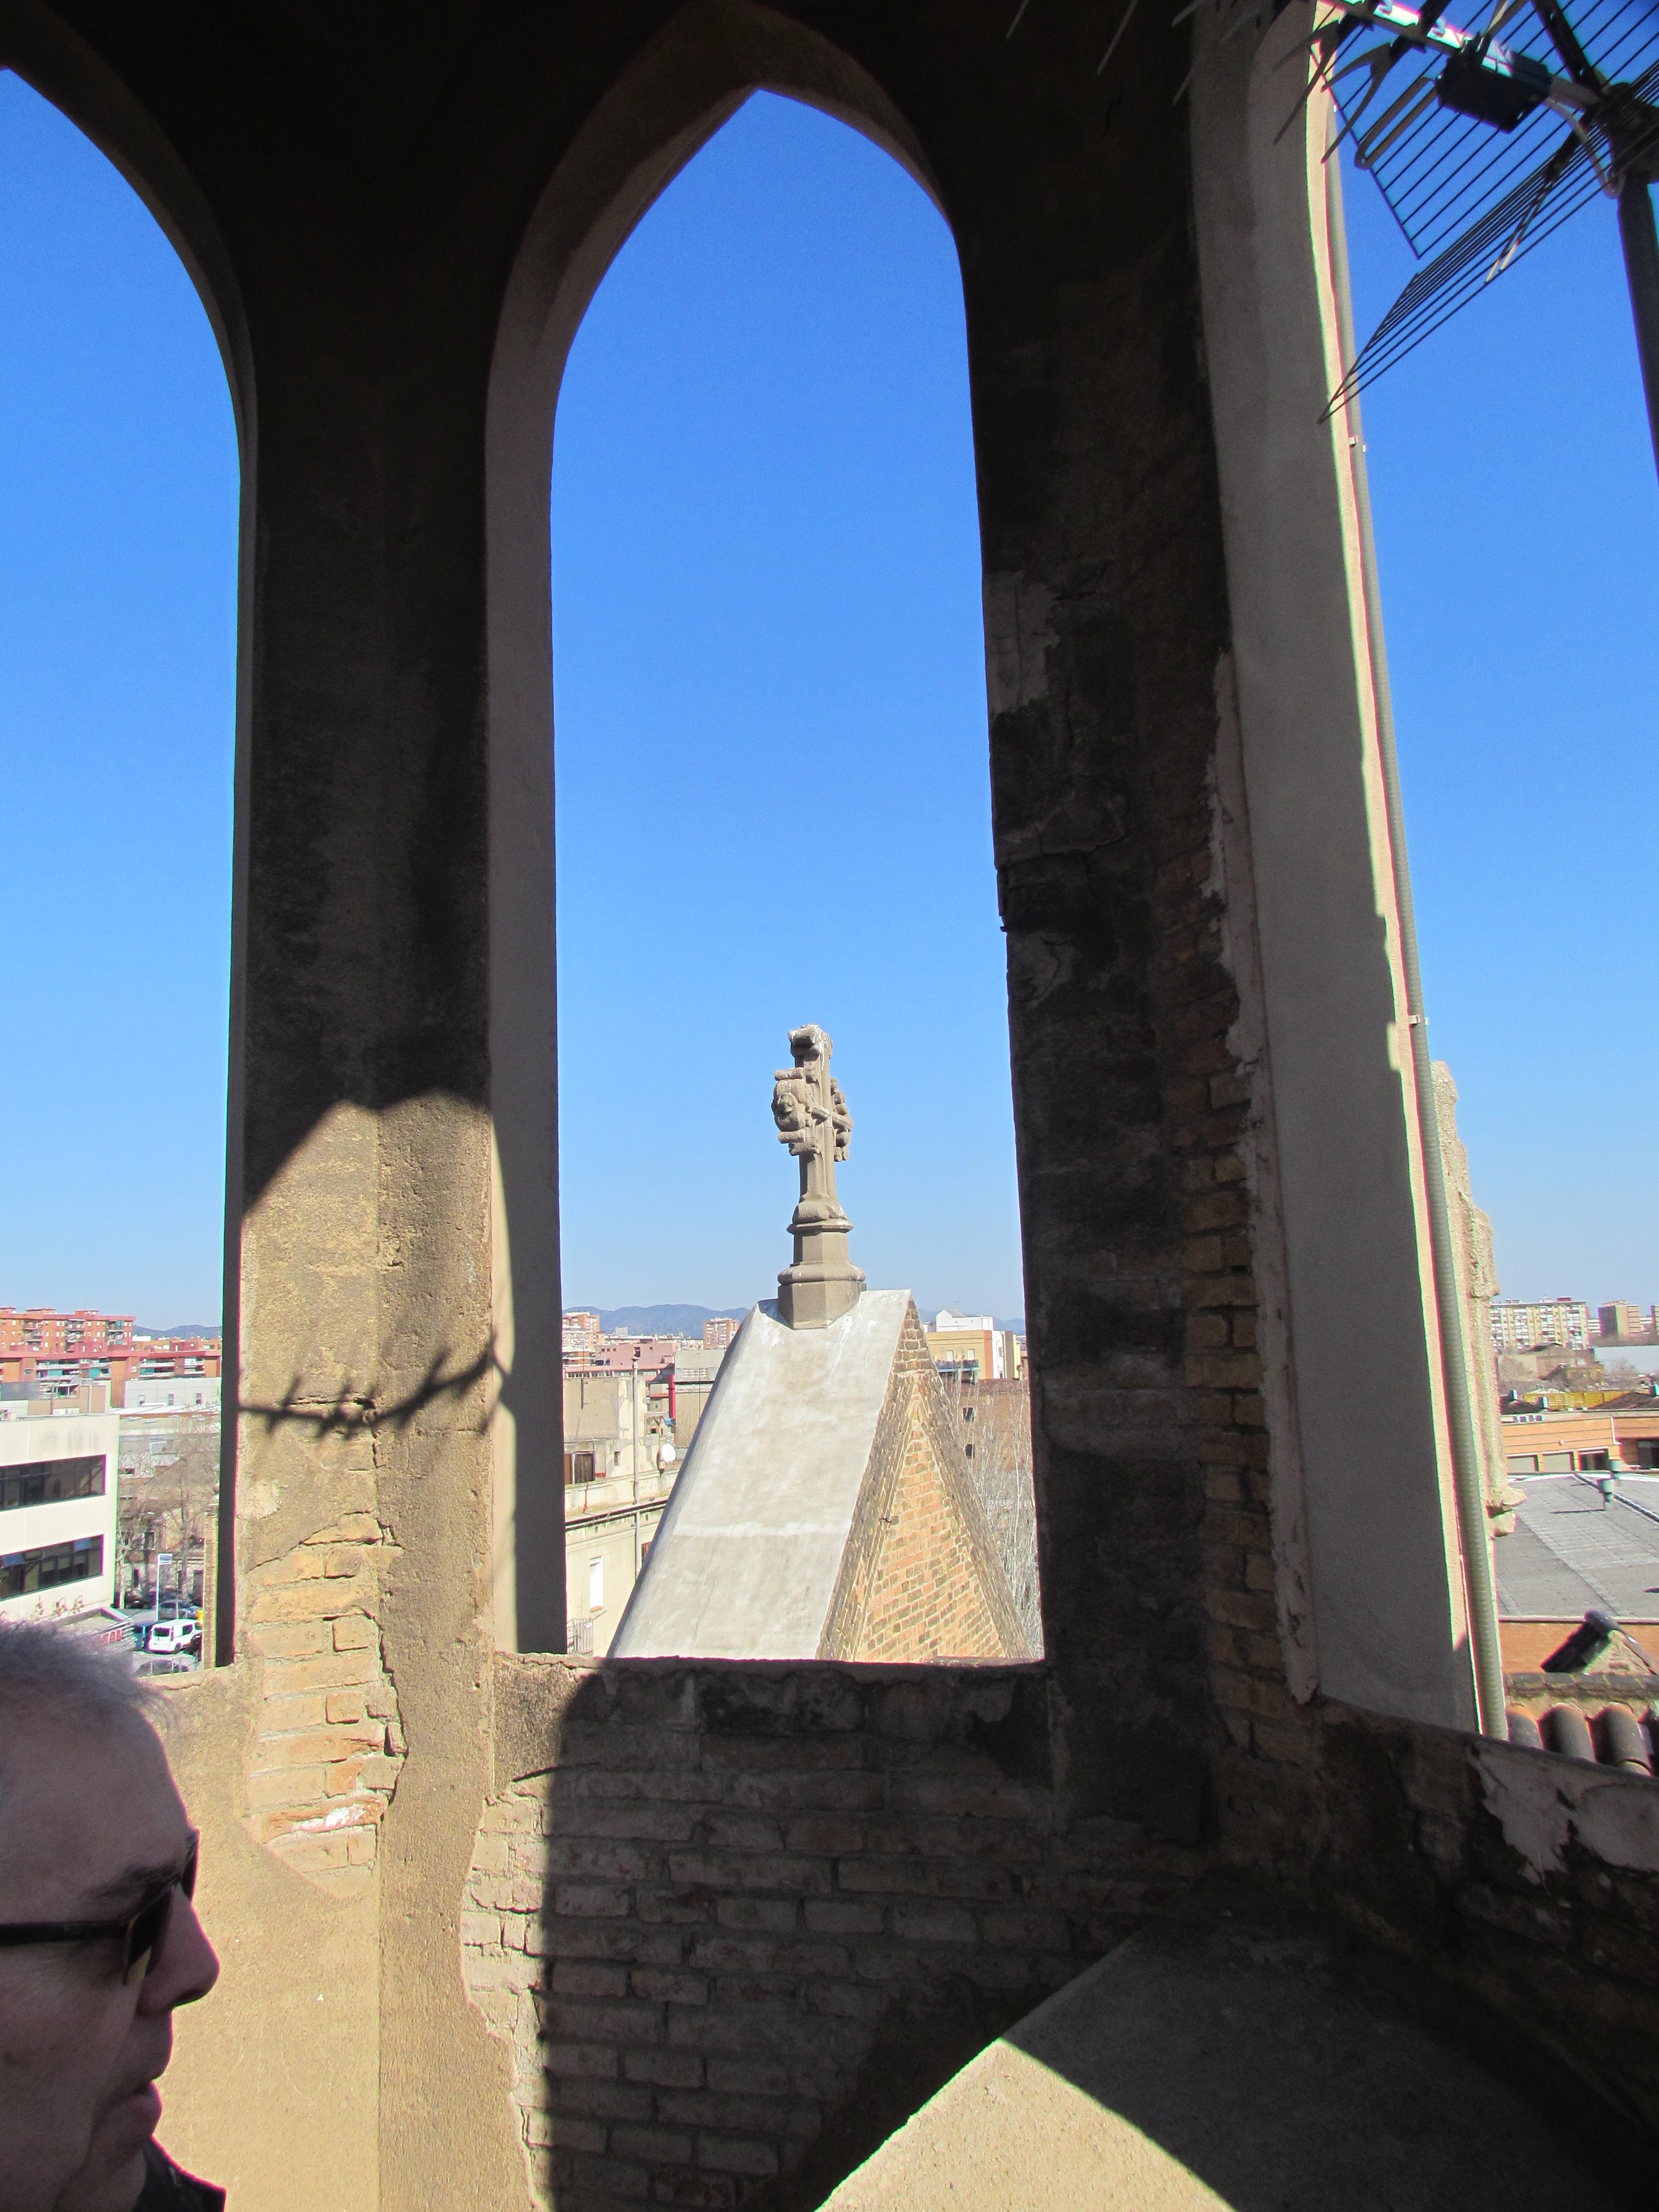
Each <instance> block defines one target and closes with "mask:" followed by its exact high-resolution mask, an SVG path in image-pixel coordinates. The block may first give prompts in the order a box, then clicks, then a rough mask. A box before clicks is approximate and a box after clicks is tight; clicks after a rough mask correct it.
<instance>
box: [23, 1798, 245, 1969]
mask: <svg viewBox="0 0 1659 2212" xmlns="http://www.w3.org/2000/svg"><path fill="white" fill-rule="evenodd" d="M201 1843H202V1838H201V1836H200V1834H199V1833H198V1832H197V1831H196V1830H195V1829H192V1830H191V1838H190V1849H189V1850H188V1852H186V1854H185V1863H184V1865H183V1867H182V1868H181V1869H179V1872H178V1873H177V1874H175V1875H173V1876H172V1877H171V1878H170V1880H168V1881H167V1882H166V1883H164V1884H163V1885H162V1887H161V1888H160V1889H157V1890H155V1892H153V1893H152V1894H151V1895H149V1897H147V1898H146V1899H144V1901H143V1904H142V1905H140V1906H139V1907H138V1910H137V1911H136V1912H135V1913H132V1914H131V1916H130V1917H128V1918H127V1919H125V1920H24V1921H15V1922H12V1923H5V1922H0V1950H17V1949H21V1948H22V1947H23V1946H24V1945H26V1944H31V1943H100V1942H110V1941H112V1940H113V1939H114V1938H115V1937H117V1936H119V1938H120V1939H121V1944H122V1952H121V1984H122V1986H123V1988H125V1989H131V1986H132V1984H133V1983H134V1982H141V1981H143V1978H144V1976H145V1975H146V1974H148V1973H149V1971H150V1969H151V1967H152V1966H154V1965H155V1954H156V1953H157V1952H158V1951H159V1950H160V1948H161V1938H162V1936H164V1935H165V1934H166V1933H167V1915H168V1913H169V1912H170V1911H172V1909H173V1891H174V1890H175V1889H181V1890H183V1892H184V1893H185V1896H186V1897H194V1896H195V1894H196V1863H197V1854H198V1852H199V1851H200V1849H201Z"/></svg>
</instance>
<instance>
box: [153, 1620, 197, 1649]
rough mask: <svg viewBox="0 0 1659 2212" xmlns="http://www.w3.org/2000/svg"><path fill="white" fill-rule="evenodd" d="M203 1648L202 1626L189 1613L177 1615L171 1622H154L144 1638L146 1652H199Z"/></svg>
mask: <svg viewBox="0 0 1659 2212" xmlns="http://www.w3.org/2000/svg"><path fill="white" fill-rule="evenodd" d="M201 1648H202V1624H201V1622H200V1621H199V1620H194V1619H192V1618H191V1615H190V1614H188V1613H177V1614H175V1615H174V1616H173V1619H172V1620H166V1619H162V1620H156V1621H153V1622H152V1623H151V1624H150V1630H149V1635H148V1636H146V1637H145V1638H144V1649H145V1650H146V1651H156V1652H175V1651H199V1650H201Z"/></svg>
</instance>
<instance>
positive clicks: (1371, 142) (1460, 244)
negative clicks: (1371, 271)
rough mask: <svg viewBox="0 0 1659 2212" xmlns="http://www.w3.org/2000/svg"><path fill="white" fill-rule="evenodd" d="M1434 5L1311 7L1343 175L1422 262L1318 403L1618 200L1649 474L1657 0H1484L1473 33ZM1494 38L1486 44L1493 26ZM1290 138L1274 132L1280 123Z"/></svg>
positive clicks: (1657, 342) (1658, 240)
mask: <svg viewBox="0 0 1659 2212" xmlns="http://www.w3.org/2000/svg"><path fill="white" fill-rule="evenodd" d="M1447 5H1448V0H1426V4H1425V6H1423V7H1422V8H1420V9H1419V8H1413V7H1407V6H1404V5H1402V4H1401V0H1321V8H1320V15H1321V21H1319V22H1318V23H1317V24H1316V27H1315V28H1314V30H1313V31H1312V32H1311V33H1310V34H1309V37H1308V38H1307V40H1305V41H1304V42H1303V44H1302V45H1301V46H1298V48H1297V52H1299V53H1300V52H1308V51H1309V50H1311V52H1312V53H1313V55H1314V56H1315V57H1316V60H1315V66H1314V69H1313V70H1312V73H1311V76H1310V81H1309V85H1308V89H1307V92H1306V93H1305V94H1304V96H1303V100H1302V101H1301V102H1299V103H1298V105H1297V109H1296V110H1294V111H1293V112H1292V114H1291V118H1290V120H1291V121H1294V119H1295V116H1296V114H1297V113H1299V112H1300V111H1301V106H1303V105H1304V104H1305V102H1306V100H1309V99H1310V98H1311V97H1312V96H1313V94H1314V93H1315V92H1316V91H1317V90H1318V89H1319V88H1320V87H1321V86H1322V85H1323V86H1325V87H1327V88H1328V89H1329V90H1330V92H1331V94H1332V95H1333V96H1334V100H1335V101H1336V106H1337V109H1338V112H1339V113H1340V117H1341V127H1340V130H1339V131H1337V132H1336V133H1335V134H1334V137H1333V140H1332V143H1331V145H1330V147H1329V148H1328V149H1327V152H1326V156H1325V158H1326V160H1327V161H1328V160H1329V159H1330V157H1331V155H1332V154H1334V152H1335V151H1336V149H1337V148H1338V147H1339V146H1340V144H1341V143H1342V142H1343V141H1344V140H1345V139H1346V138H1350V137H1351V138H1352V140H1353V142H1354V161H1355V166H1356V167H1359V168H1362V169H1367V170H1369V171H1370V173H1371V175H1372V176H1373V177H1374V178H1375V179H1376V184H1377V185H1378V187H1379V189H1380V190H1381V191H1382V194H1383V198H1384V200H1385V201H1386V202H1387V203H1388V205H1389V210H1390V211H1391V212H1392V214H1393V216H1394V218H1395V222H1397V223H1398V224H1399V225H1400V228H1401V230H1402V231H1403V232H1404V233H1405V236H1406V240H1407V244H1408V245H1409V246H1410V247H1411V249H1412V251H1413V253H1414V254H1416V255H1417V257H1418V258H1419V260H1421V261H1423V262H1424V264H1425V265H1424V266H1423V267H1422V268H1421V269H1419V270H1418V272H1417V274H1416V276H1413V278H1412V280H1411V282H1410V283H1408V284H1407V287H1406V289H1405V290H1404V291H1403V292H1402V293H1401V295H1400V297H1399V298H1398V299H1397V300H1396V301H1395V303H1394V305H1393V307H1390V308H1389V312H1388V313H1387V314H1386V315H1384V317H1383V320H1382V321H1381V322H1380V323H1379V324H1378V325H1377V326H1376V330H1375V331H1373V332H1372V333H1371V335H1370V337H1369V338H1368V339H1367V340H1366V342H1365V343H1364V345H1363V346H1362V347H1361V348H1360V349H1359V352H1358V355H1357V356H1356V357H1355V359H1354V361H1353V362H1352V364H1351V365H1350V366H1349V368H1348V372H1347V374H1346V377H1345V378H1344V379H1343V381H1342V384H1341V386H1340V387H1339V389H1338V391H1337V392H1335V394H1334V396H1333V398H1332V401H1331V406H1332V408H1333V409H1334V408H1335V407H1337V406H1339V405H1340V404H1341V403H1342V402H1343V400H1344V399H1346V398H1347V397H1349V396H1350V395H1351V394H1352V393H1353V392H1358V390H1359V388H1360V387H1361V386H1363V385H1365V384H1369V383H1370V381H1371V380H1372V379H1373V378H1375V377H1377V376H1380V375H1381V374H1383V370H1384V369H1386V368H1393V367H1394V365H1395V363H1396V362H1400V361H1402V360H1403V359H1404V358H1405V356H1407V354H1408V353H1410V352H1411V351H1412V350H1413V349H1414V348H1415V347H1417V346H1419V345H1420V344H1421V343H1423V341H1424V339H1425V338H1426V337H1429V335H1430V334H1431V332H1432V331H1437V330H1438V329H1439V327H1440V325H1442V324H1443V322H1445V321H1446V320H1447V319H1448V318H1449V317H1450V316H1452V315H1455V313H1457V311H1458V309H1459V308H1460V307H1466V306H1467V305H1468V302H1469V301H1471V300H1473V299H1474V298H1476V297H1477V296H1478V295H1480V293H1481V292H1482V291H1483V290H1484V289H1486V286H1487V285H1488V284H1490V283H1492V281H1493V280H1494V278H1496V277H1498V276H1502V275H1503V273H1504V270H1506V269H1508V268H1510V267H1511V266H1512V265H1513V264H1514V263H1516V261H1518V260H1519V259H1520V258H1522V255H1523V254H1526V253H1528V252H1531V251H1532V249H1533V247H1534V246H1539V245H1541V244H1542V242H1543V241H1544V240H1545V239H1547V238H1548V237H1549V236H1550V235H1551V234H1553V232H1555V231H1558V230H1559V228H1561V226H1562V224H1563V223H1565V222H1568V221H1570V220H1571V217H1572V216H1575V215H1577V213H1578V211H1579V210H1580V209H1581V208H1583V207H1586V206H1588V205H1589V203H1590V202H1591V201H1592V200H1594V199H1595V198H1597V197H1607V198H1610V199H1613V200H1614V201H1616V202H1617V204H1618V209H1619V231H1620V239H1621V241H1622V243H1623V246H1624V252H1625V273H1626V278H1627V280H1628V282H1629V285H1630V299H1631V311H1632V316H1633V318H1634V320H1635V325H1636V345H1637V351H1638V356H1639V357H1640V361H1641V368H1642V381H1643V385H1644V389H1645V392H1646V396H1647V405H1648V428H1649V430H1650V434H1651V436H1652V439H1653V446H1654V457H1655V460H1656V463H1659V234H1656V230H1655V225H1654V215H1653V201H1652V197H1651V195H1650V189H1649V188H1650V185H1651V184H1652V183H1653V181H1654V179H1655V177H1656V175H1659V106H1656V105H1655V100H1656V96H1659V0H1583V4H1581V5H1577V6H1575V8H1574V11H1573V14H1572V15H1571V16H1569V14H1568V12H1567V8H1566V5H1565V0H1495V4H1494V5H1493V7H1492V13H1491V15H1489V16H1488V17H1487V19H1486V22H1485V24H1484V25H1483V26H1482V27H1480V29H1478V30H1474V31H1466V30H1462V29H1460V28H1459V27H1457V26H1456V25H1455V24H1453V23H1450V22H1449V21H1447V20H1446V18H1445V15H1444V12H1443V11H1444V9H1445V8H1446V6H1447ZM1500 32H1501V33H1503V36H1502V37H1501V38H1500V37H1499V35H1498V33H1500ZM1285 127H1286V128H1287V129H1288V128H1289V123H1288V122H1287V124H1286V126H1285Z"/></svg>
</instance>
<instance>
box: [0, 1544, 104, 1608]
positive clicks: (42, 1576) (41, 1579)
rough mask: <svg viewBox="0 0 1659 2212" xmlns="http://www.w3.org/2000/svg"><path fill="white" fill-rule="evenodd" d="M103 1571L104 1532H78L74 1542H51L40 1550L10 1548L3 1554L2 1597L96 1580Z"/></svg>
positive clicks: (23, 1594)
mask: <svg viewBox="0 0 1659 2212" xmlns="http://www.w3.org/2000/svg"><path fill="white" fill-rule="evenodd" d="M103 1571H104V1540H103V1538H102V1537H101V1536H77V1537H76V1540H75V1541H74V1542H73V1543H72V1544H47V1545H46V1546H44V1547H42V1548H41V1549H40V1551H38V1552H8V1553H5V1555H4V1556H3V1557H0V1598H5V1597H28V1596H30V1595H33V1592H34V1591H36V1590H48V1589H58V1587H59V1585H60V1584H62V1583H89V1582H95V1581H96V1580H97V1578H98V1577H99V1576H100V1575H101V1574H102V1573H103Z"/></svg>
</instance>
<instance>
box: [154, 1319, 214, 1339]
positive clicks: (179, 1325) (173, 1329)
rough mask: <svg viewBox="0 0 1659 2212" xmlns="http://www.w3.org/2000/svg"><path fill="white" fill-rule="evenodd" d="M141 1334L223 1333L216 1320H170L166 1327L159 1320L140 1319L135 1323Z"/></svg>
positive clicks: (187, 1334) (184, 1334)
mask: <svg viewBox="0 0 1659 2212" xmlns="http://www.w3.org/2000/svg"><path fill="white" fill-rule="evenodd" d="M133 1328H135V1329H136V1331H137V1334H139V1335H140V1336H217V1335H219V1334H221V1330H220V1327H219V1324H218V1322H216V1321H170V1322H168V1323H167V1326H166V1328H162V1327H161V1324H160V1323H159V1322H148V1321H140V1322H134V1323H133Z"/></svg>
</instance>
